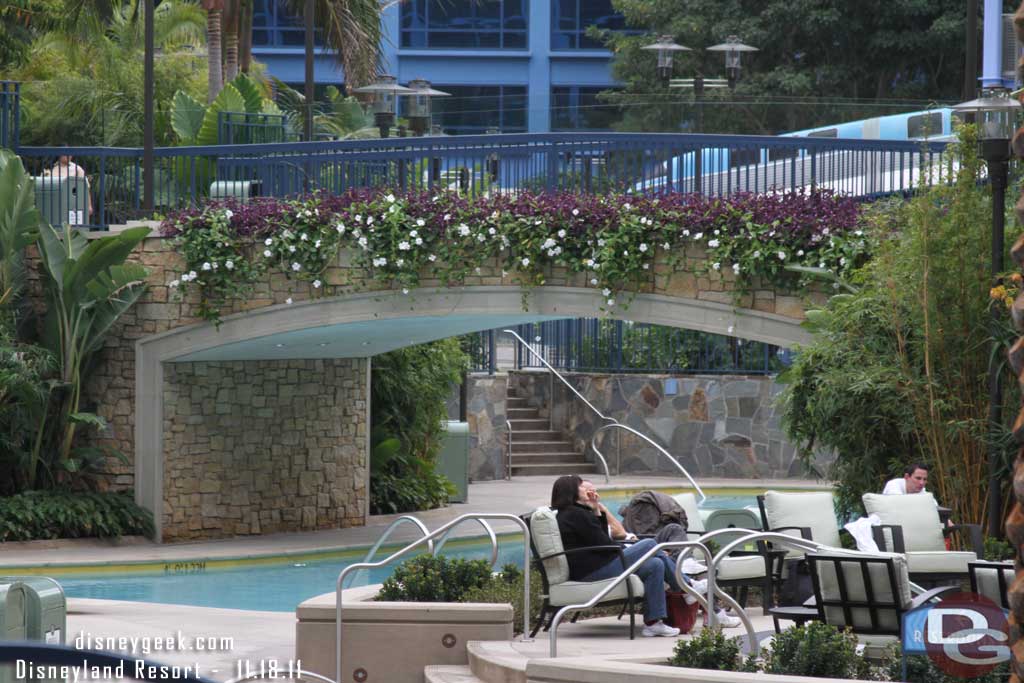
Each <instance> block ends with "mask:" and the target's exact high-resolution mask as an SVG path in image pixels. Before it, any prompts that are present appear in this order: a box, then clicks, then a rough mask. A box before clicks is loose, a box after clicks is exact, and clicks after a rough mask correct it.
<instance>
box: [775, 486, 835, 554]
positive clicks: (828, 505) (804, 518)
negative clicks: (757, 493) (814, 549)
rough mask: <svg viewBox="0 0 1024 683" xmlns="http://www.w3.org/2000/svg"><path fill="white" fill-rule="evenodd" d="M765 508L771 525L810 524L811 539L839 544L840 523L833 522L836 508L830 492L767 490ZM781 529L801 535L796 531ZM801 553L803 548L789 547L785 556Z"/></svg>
mask: <svg viewBox="0 0 1024 683" xmlns="http://www.w3.org/2000/svg"><path fill="white" fill-rule="evenodd" d="M764 512H765V516H766V517H767V518H768V526H769V527H770V528H771V529H776V528H778V527H782V526H801V527H810V529H811V540H812V541H815V542H817V543H823V544H825V545H827V546H834V547H836V548H838V547H839V546H840V545H842V544H841V543H840V542H839V523H838V522H836V510H835V506H834V505H833V503H832V494H831V493H828V492H821V493H782V492H780V491H766V492H765V494H764ZM783 533H785V534H788V535H790V536H797V537H799V536H800V533H799V532H797V531H784V532H783ZM803 554H804V553H803V551H802V550H796V549H790V550H789V552H788V553H787V556H788V557H801V556H803Z"/></svg>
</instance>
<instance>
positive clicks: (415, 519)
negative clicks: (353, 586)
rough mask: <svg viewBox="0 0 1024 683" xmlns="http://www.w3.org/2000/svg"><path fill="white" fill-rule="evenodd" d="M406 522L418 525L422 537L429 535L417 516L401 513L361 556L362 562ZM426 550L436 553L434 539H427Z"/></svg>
mask: <svg viewBox="0 0 1024 683" xmlns="http://www.w3.org/2000/svg"><path fill="white" fill-rule="evenodd" d="M407 522H408V523H409V524H412V525H413V526H416V527H418V528H419V530H420V531H422V532H423V536H424V537H426V536H429V535H430V529H428V528H427V525H426V524H424V523H423V522H421V521H420V519H419V518H418V517H415V516H413V515H402V516H401V517H399V518H398V519H396V520H395V521H393V522H391V524H389V525H388V528H387V529H385V530H384V533H382V534H381V535H380V538H378V539H377V542H376V543H374V544H373V547H372V548H370V549H369V550H368V551H367V552H366V557H364V558H363V562H369V561H370V560H372V559H373V556H374V555H376V554H377V551H378V550H380V547H381V546H382V545H384V541H386V540H388V537H389V536H391V532H392V531H394V530H395V529H397V528H398V527H400V526H402V525H403V524H405V523H407ZM427 551H428V552H429V553H430V554H431V555H436V554H437V553H436V552H435V551H434V541H432V540H428V541H427ZM352 580H353V581H354V580H355V576H353V577H352Z"/></svg>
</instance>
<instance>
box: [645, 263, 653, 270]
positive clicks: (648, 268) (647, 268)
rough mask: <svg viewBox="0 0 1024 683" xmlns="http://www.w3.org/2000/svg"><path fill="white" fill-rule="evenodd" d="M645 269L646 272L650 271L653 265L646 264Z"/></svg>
mask: <svg viewBox="0 0 1024 683" xmlns="http://www.w3.org/2000/svg"><path fill="white" fill-rule="evenodd" d="M643 267H644V270H650V269H651V264H649V263H645V264H644V266H643Z"/></svg>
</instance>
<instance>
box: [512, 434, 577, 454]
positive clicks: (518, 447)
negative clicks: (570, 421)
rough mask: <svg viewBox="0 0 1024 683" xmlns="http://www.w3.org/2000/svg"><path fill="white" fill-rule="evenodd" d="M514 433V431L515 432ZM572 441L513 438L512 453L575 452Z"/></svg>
mask: <svg viewBox="0 0 1024 683" xmlns="http://www.w3.org/2000/svg"><path fill="white" fill-rule="evenodd" d="M513 435H514V432H513ZM575 451H576V449H575V448H574V447H573V443H572V441H520V440H519V439H516V438H513V439H512V455H515V454H516V453H569V452H575Z"/></svg>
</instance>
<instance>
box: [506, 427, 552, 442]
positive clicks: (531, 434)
mask: <svg viewBox="0 0 1024 683" xmlns="http://www.w3.org/2000/svg"><path fill="white" fill-rule="evenodd" d="M524 441H565V436H564V435H563V434H562V433H561V432H553V431H551V430H550V429H516V428H515V425H513V426H512V443H522V442H524Z"/></svg>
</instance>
